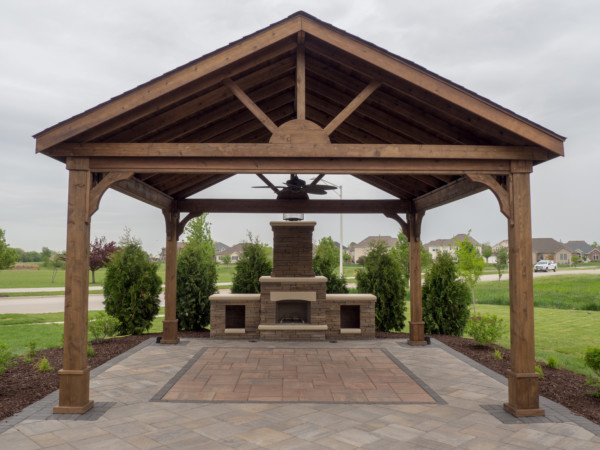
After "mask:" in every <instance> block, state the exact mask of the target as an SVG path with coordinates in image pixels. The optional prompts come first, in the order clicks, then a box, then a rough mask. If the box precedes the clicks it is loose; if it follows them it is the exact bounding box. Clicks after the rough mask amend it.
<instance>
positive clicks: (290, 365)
mask: <svg viewBox="0 0 600 450" xmlns="http://www.w3.org/2000/svg"><path fill="white" fill-rule="evenodd" d="M365 355H370V356H371V359H369V357H367V356H365ZM205 356H206V358H205V359H203V358H204V357H205ZM360 358H364V360H363V361H361V360H360ZM255 360H256V361H255ZM297 361H300V362H302V364H298V363H297ZM349 361H350V363H348V362H349ZM357 361H358V363H357ZM365 361H367V362H368V363H369V364H368V365H367V364H365V365H363V364H362V362H365ZM353 362H354V365H353ZM359 366H360V367H359ZM377 366H378V367H377ZM301 367H302V369H301ZM340 367H341V368H343V370H340ZM204 369H206V370H209V371H212V373H210V374H206V373H203V370H204ZM369 369H371V370H373V372H372V373H369ZM261 370H262V371H261ZM390 370H393V371H394V372H393V374H391V373H390V372H389V371H390ZM203 377H204V378H206V379H204V378H203ZM294 377H295V378H294ZM301 378H302V379H301ZM284 382H285V384H284ZM186 383H188V384H186ZM294 383H297V384H296V385H294ZM303 383H304V384H303ZM200 385H201V386H202V387H201V388H199V386H200ZM339 385H341V386H343V387H344V389H350V388H354V389H357V390H360V391H361V393H363V394H364V395H365V397H367V399H369V395H370V396H371V398H370V399H371V401H372V403H364V400H362V399H361V400H354V399H351V398H350V397H343V396H342V397H338V398H335V393H336V392H337V391H336V389H337V388H336V386H339ZM205 386H212V388H211V389H214V395H213V397H212V398H211V399H208V398H207V399H198V400H194V399H192V398H191V395H192V394H193V393H194V392H195V391H198V390H202V389H205ZM294 386H295V387H294ZM175 387H178V390H179V394H180V397H179V398H172V397H173V396H172V395H170V394H171V393H173V392H175V391H177V389H175ZM238 388H239V389H238ZM253 389H254V390H255V391H254V392H255V393H256V398H257V400H256V402H251V401H249V399H250V398H251V396H252V392H253ZM411 389H412V392H411ZM236 390H237V391H238V392H237V393H240V394H242V395H243V399H244V400H242V401H236V400H235V399H232V398H228V397H227V396H225V395H223V396H222V397H221V398H222V400H219V398H217V395H219V394H227V393H230V394H231V393H236ZM293 392H297V399H294V400H299V401H302V400H303V399H305V401H304V402H302V403H300V402H298V401H286V399H284V396H285V395H288V396H290V397H291V396H293V395H292V393H293ZM315 392H316V393H317V395H314V393H315ZM327 392H328V393H329V394H330V395H329V396H327V395H326V393H327ZM340 392H341V391H340ZM365 392H366V393H365ZM415 392H417V394H415ZM311 393H312V394H313V396H312V397H311V396H310V395H309V394H311ZM420 393H424V394H425V395H426V396H427V397H428V398H429V402H427V403H426V402H424V400H423V399H420V400H418V399H417V400H415V399H411V397H410V395H411V394H413V395H421V394H420ZM284 394H285V395H284ZM404 394H406V395H407V397H406V398H407V399H408V401H417V402H418V403H407V402H406V401H407V400H406V399H404V397H403V395H404ZM379 395H381V396H379ZM385 395H388V396H394V402H392V403H388V402H385V400H386V397H385ZM91 398H92V399H94V400H95V402H96V407H95V408H94V409H92V410H91V411H90V412H88V413H87V414H85V415H83V416H77V415H73V416H60V415H55V414H52V406H53V405H54V404H55V403H56V399H57V395H56V393H53V394H51V396H49V397H47V398H46V399H44V400H41V401H40V402H38V403H37V404H35V405H32V406H31V407H29V408H27V410H24V411H23V412H22V413H20V414H19V415H17V416H14V417H12V418H9V419H7V420H5V421H3V422H0V443H1V444H0V446H2V447H3V448H4V447H6V448H19V449H21V448H24V449H28V448H31V449H38V448H52V447H56V448H86V449H89V448H124V449H126V448H135V449H160V448H238V449H239V448H310V449H315V448H325V449H326V448H330V449H346V448H373V449H376V448H385V449H390V448H425V449H427V448H431V449H443V448H466V449H486V448H490V449H491V448H500V449H501V448H538V449H539V448H569V449H576V448H582V449H585V448H590V449H592V448H600V427H599V426H597V425H595V424H592V423H591V422H589V421H585V420H583V419H582V418H580V417H576V416H574V415H572V414H571V413H570V412H568V410H566V409H565V408H563V407H561V406H560V405H556V404H554V403H552V402H550V401H548V400H546V399H542V407H544V408H545V409H546V411H547V417H544V418H535V419H527V420H519V419H515V418H513V417H512V416H508V414H507V413H505V412H504V411H503V409H502V406H501V405H502V402H504V401H505V400H506V398H507V387H506V383H505V380H504V379H503V378H502V377H500V376H498V375H497V374H494V373H490V372H489V371H487V369H485V368H482V367H481V366H479V365H477V364H476V363H473V362H472V361H470V360H467V359H466V358H464V357H463V356H462V355H460V354H457V353H456V352H454V351H452V350H450V349H448V348H447V347H445V346H443V345H442V344H440V343H438V342H436V341H434V344H433V345H430V346H426V347H410V346H408V345H406V342H405V341H404V340H384V339H381V340H360V341H359V340H357V341H347V342H337V343H331V342H261V341H259V342H249V341H228V340H209V339H184V340H182V343H181V344H180V345H176V346H167V345H158V344H155V343H153V342H152V341H150V340H149V341H147V342H146V343H144V344H141V345H140V346H138V347H137V348H136V349H132V350H131V351H129V352H127V353H126V354H124V355H122V356H121V357H119V358H116V359H115V360H113V361H111V362H109V363H107V364H106V365H105V366H103V367H102V368H98V369H94V371H92V379H91ZM169 398H170V400H168V401H167V400H166V399H169ZM262 399H267V400H265V401H263V400H262ZM432 400H433V401H432ZM361 402H362V403H361Z"/></svg>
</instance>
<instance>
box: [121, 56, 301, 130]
mask: <svg viewBox="0 0 600 450" xmlns="http://www.w3.org/2000/svg"><path fill="white" fill-rule="evenodd" d="M294 67H295V63H294V60H293V59H292V58H286V59H284V60H282V61H278V62H277V64H274V65H273V66H269V67H266V68H263V69H261V70H258V71H256V72H252V73H250V74H248V75H246V76H244V77H242V78H240V79H238V80H236V83H237V84H238V85H239V86H240V88H241V89H244V90H251V89H253V88H254V86H256V85H257V84H260V82H261V81H264V80H265V79H266V78H267V77H269V79H277V78H278V77H281V76H284V75H286V74H288V73H290V71H291V70H293V68H294ZM289 80H291V77H289V78H287V79H285V80H279V82H278V83H273V84H270V85H269V86H271V87H272V89H273V90H271V91H267V89H262V90H259V91H258V92H257V93H256V96H255V95H252V94H250V96H251V97H252V99H253V100H254V101H255V102H257V101H259V100H261V99H264V98H267V96H268V95H269V94H270V95H274V94H275V93H277V92H280V91H281V90H282V86H285V88H284V89H288V88H289V86H288V84H289ZM231 98H232V95H231V91H230V90H229V89H228V88H227V87H225V86H218V87H215V89H213V90H211V91H209V92H207V93H206V94H204V95H201V96H199V97H197V98H194V99H192V100H190V101H188V102H185V103H183V104H180V105H178V106H177V107H175V108H171V109H168V110H166V111H164V112H162V113H161V114H158V115H155V116H153V117H152V118H151V119H148V120H145V121H143V122H141V123H138V124H137V125H134V126H132V127H130V128H128V129H126V130H123V131H122V132H120V133H117V134H113V135H111V136H110V139H109V140H110V141H112V142H133V141H138V142H139V141H143V140H144V139H145V138H146V137H148V136H151V135H154V134H157V133H159V132H160V131H161V130H164V129H165V128H167V127H169V126H171V125H173V124H175V123H177V122H179V121H181V120H182V119H184V118H186V117H190V116H201V117H202V119H203V120H206V121H207V122H208V121H216V120H218V119H222V118H225V117H227V115H229V114H232V113H235V111H236V110H238V109H240V108H234V107H233V105H232V104H231V103H225V104H224V105H223V106H222V107H221V108H217V111H218V113H217V111H211V112H210V113H208V114H206V113H204V111H206V110H207V109H210V108H211V107H212V105H215V104H219V103H221V102H223V101H225V100H227V99H231Z"/></svg>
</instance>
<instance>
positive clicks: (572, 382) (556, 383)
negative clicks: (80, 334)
mask: <svg viewBox="0 0 600 450" xmlns="http://www.w3.org/2000/svg"><path fill="white" fill-rule="evenodd" d="M179 334H180V336H181V337H190V338H191V337H195V338H208V337H209V332H208V331H202V332H186V331H182V332H180V333H179ZM155 336H159V334H146V335H141V336H127V337H122V338H114V339H105V340H103V341H101V342H99V343H95V344H93V347H94V352H95V355H94V356H93V357H90V358H89V359H88V361H89V366H90V367H91V368H92V369H93V368H95V367H98V366H100V365H102V364H104V363H105V362H106V361H109V360H110V359H112V358H114V357H116V356H118V355H120V354H121V353H123V352H125V351H127V350H129V349H130V348H133V347H135V346H136V345H138V344H139V343H141V342H143V341H145V340H146V339H148V338H149V337H155ZM377 337H378V338H381V339H385V338H394V339H398V338H407V337H408V335H407V334H404V333H382V332H377ZM433 337H434V338H436V339H438V340H439V341H441V342H443V343H444V344H446V345H447V346H449V347H451V348H453V349H454V350H456V351H458V352H460V353H463V354H464V355H466V356H468V357H469V358H471V359H473V360H475V361H477V362H478V363H480V364H482V365H484V366H486V367H488V368H489V369H491V370H493V371H495V372H497V373H499V374H502V375H504V373H505V372H506V370H507V369H508V368H509V361H510V350H507V349H505V348H502V347H498V346H494V348H497V349H498V350H499V351H500V352H502V356H503V358H502V359H495V358H494V350H493V349H491V348H489V347H482V346H479V345H476V344H475V342H474V341H473V340H472V339H465V338H459V337H456V336H443V335H436V336H433ZM44 356H45V357H46V358H47V359H48V362H49V363H50V365H51V366H52V367H53V368H54V369H53V370H51V371H49V372H39V371H38V370H37V369H36V368H35V367H34V363H35V362H36V361H38V360H40V359H41V358H43V357H44ZM62 356H63V350H62V348H53V349H48V350H41V351H39V352H37V354H36V356H35V357H34V358H33V359H32V362H29V363H28V362H25V361H23V360H22V359H21V358H19V360H18V363H17V364H16V365H15V366H13V367H11V368H9V369H8V370H6V372H4V373H3V374H2V375H0V420H2V419H4V418H6V417H10V416H12V415H14V414H16V413H18V412H19V411H21V410H22V409H23V408H25V407H26V406H28V405H30V404H32V403H34V402H36V401H38V400H40V399H42V398H44V397H45V396H46V395H48V394H50V393H51V392H54V391H55V390H56V389H58V369H60V368H61V367H62ZM540 365H541V366H542V367H543V371H544V378H542V379H541V380H540V394H541V395H543V396H544V397H546V398H549V399H551V400H553V401H555V402H557V403H560V404H562V405H564V406H566V407H567V408H569V409H570V410H571V411H572V412H574V413H575V414H578V415H581V416H584V417H586V418H588V419H589V420H591V421H592V422H595V423H597V424H599V425H600V399H598V398H593V397H591V396H590V395H588V394H587V393H586V391H587V390H589V388H588V387H587V386H586V385H585V380H586V377H584V376H583V375H579V374H576V373H573V372H570V371H568V370H564V369H551V368H549V367H547V366H546V365H545V363H540Z"/></svg>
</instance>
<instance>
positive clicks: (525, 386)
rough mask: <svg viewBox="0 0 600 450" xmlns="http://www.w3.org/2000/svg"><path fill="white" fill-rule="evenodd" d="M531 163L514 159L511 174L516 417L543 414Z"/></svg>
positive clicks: (511, 383)
mask: <svg viewBox="0 0 600 450" xmlns="http://www.w3.org/2000/svg"><path fill="white" fill-rule="evenodd" d="M529 172H531V168H530V166H529V167H527V165H526V164H515V163H513V173H512V174H511V175H509V177H508V188H509V198H510V212H511V217H510V220H509V221H508V223H509V225H508V252H509V261H510V263H509V282H510V351H511V356H510V369H509V370H508V371H507V374H506V375H507V377H508V403H505V404H504V409H505V410H506V411H508V412H509V413H511V414H512V415H514V416H516V417H526V416H543V415H544V410H543V409H540V405H539V386H538V374H537V372H536V371H535V343H534V333H533V273H532V271H533V270H532V267H531V264H532V258H531V254H532V242H531V200H530V190H529Z"/></svg>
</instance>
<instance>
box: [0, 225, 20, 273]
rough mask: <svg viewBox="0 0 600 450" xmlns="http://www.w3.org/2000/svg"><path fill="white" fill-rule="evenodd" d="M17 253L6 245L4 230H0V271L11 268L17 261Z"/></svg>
mask: <svg viewBox="0 0 600 450" xmlns="http://www.w3.org/2000/svg"><path fill="white" fill-rule="evenodd" d="M19 256H20V255H19V252H17V251H16V250H15V249H14V248H10V246H9V245H8V244H7V243H6V238H5V237H4V230H3V229H2V228H0V270H4V269H8V268H10V267H12V266H13V265H14V264H15V263H16V262H17V261H18V260H19Z"/></svg>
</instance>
